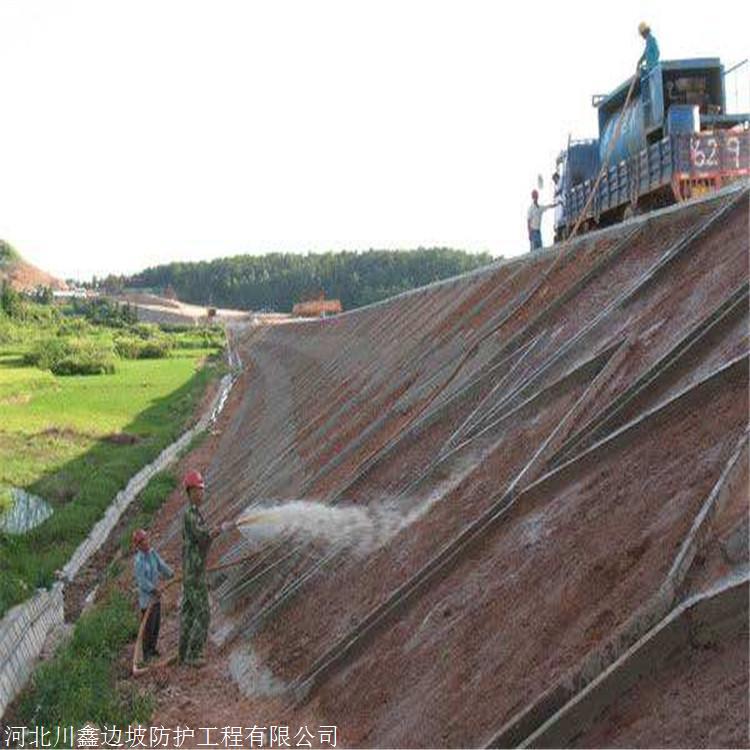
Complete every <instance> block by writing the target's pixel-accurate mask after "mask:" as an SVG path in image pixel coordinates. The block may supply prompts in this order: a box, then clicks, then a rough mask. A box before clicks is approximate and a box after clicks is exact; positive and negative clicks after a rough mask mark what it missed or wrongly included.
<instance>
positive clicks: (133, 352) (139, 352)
mask: <svg viewBox="0 0 750 750" xmlns="http://www.w3.org/2000/svg"><path fill="white" fill-rule="evenodd" d="M171 348H172V345H171V342H170V341H169V340H168V339H167V338H161V339H152V340H147V341H144V340H143V339H139V338H135V337H134V336H118V337H117V338H116V339H115V352H116V353H117V356H118V357H122V358H123V359H163V358H164V357H168V356H169V352H170V349H171Z"/></svg>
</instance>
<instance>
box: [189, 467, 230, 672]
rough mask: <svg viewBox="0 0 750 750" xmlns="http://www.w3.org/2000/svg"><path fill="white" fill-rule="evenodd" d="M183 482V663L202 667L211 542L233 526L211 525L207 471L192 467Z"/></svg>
mask: <svg viewBox="0 0 750 750" xmlns="http://www.w3.org/2000/svg"><path fill="white" fill-rule="evenodd" d="M183 484H184V486H185V492H186V493H187V497H188V507H187V508H186V510H185V515H184V518H183V526H182V611H181V617H180V649H179V658H180V663H181V664H189V665H191V666H194V667H200V666H203V664H205V657H204V649H205V646H206V639H207V637H208V625H209V621H210V617H211V613H210V608H209V604H208V582H207V580H206V558H207V557H208V551H209V549H210V548H211V542H212V541H213V540H214V538H215V537H216V536H218V535H219V534H220V533H221V532H222V531H226V530H228V529H229V528H232V527H233V524H223V525H222V527H221V528H219V529H217V528H214V529H211V528H209V526H208V524H207V523H206V520H205V518H204V517H203V514H202V513H201V505H202V503H203V498H204V493H205V483H204V481H203V475H202V474H201V473H200V472H199V471H196V470H195V469H192V470H191V471H188V472H187V474H185V477H184V480H183Z"/></svg>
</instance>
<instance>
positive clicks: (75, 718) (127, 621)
mask: <svg viewBox="0 0 750 750" xmlns="http://www.w3.org/2000/svg"><path fill="white" fill-rule="evenodd" d="M137 633H138V617H137V615H136V611H135V608H134V607H133V605H132V602H130V601H129V599H128V597H126V596H125V595H124V594H122V593H121V592H119V591H117V590H112V591H111V592H109V593H108V594H107V596H106V597H105V599H104V600H103V601H102V602H100V603H99V604H98V605H97V606H96V607H95V608H94V609H92V610H90V611H89V612H87V613H86V614H84V615H83V616H82V617H81V618H80V620H79V621H78V622H77V623H76V626H75V630H74V631H73V636H72V638H71V639H70V640H69V641H67V642H66V643H65V644H64V645H63V646H62V647H61V648H60V649H59V650H58V651H57V653H56V654H55V656H54V658H53V659H51V660H49V661H47V662H45V663H44V664H42V665H41V666H40V667H39V668H38V669H37V670H36V672H35V673H34V677H33V679H32V681H31V683H30V685H29V687H28V688H27V689H26V690H25V691H24V693H23V694H22V695H21V698H20V700H19V703H18V709H17V714H18V715H17V717H15V718H16V720H17V721H20V726H45V727H55V726H70V725H72V726H74V727H76V728H79V727H81V726H83V725H84V724H85V723H87V722H93V723H94V724H96V725H97V726H100V727H103V726H104V725H105V724H106V725H108V726H110V727H111V726H113V725H116V726H118V727H127V726H128V725H135V724H138V723H144V724H145V723H147V722H148V720H149V717H150V716H151V712H152V710H153V699H152V697H151V696H150V695H149V694H148V693H147V692H145V691H140V690H138V688H137V687H136V685H135V684H134V683H133V682H132V681H128V682H119V681H118V664H117V662H118V659H119V657H120V653H121V651H122V649H123V647H124V646H125V644H126V643H128V642H130V641H132V640H134V639H135V637H136V635H137Z"/></svg>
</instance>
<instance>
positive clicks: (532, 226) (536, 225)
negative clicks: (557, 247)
mask: <svg viewBox="0 0 750 750" xmlns="http://www.w3.org/2000/svg"><path fill="white" fill-rule="evenodd" d="M554 207H555V204H554V203H552V204H551V205H549V206H540V205H539V193H538V192H537V191H536V190H532V191H531V205H530V206H529V211H528V213H527V215H526V226H527V227H528V230H529V244H530V246H531V252H532V253H533V252H534V250H538V249H539V248H541V246H542V214H543V213H544V212H545V211H547V210H549V209H550V208H554Z"/></svg>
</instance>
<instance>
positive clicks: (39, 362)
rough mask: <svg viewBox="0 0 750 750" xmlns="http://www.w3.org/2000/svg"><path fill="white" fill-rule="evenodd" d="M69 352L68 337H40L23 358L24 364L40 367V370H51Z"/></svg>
mask: <svg viewBox="0 0 750 750" xmlns="http://www.w3.org/2000/svg"><path fill="white" fill-rule="evenodd" d="M68 352H69V347H68V341H67V339H64V338H60V337H58V336H51V337H48V338H44V339H40V340H39V341H37V342H36V344H35V345H34V347H33V348H32V349H31V350H30V351H28V352H27V353H26V354H25V355H24V358H23V361H24V364H27V365H31V366H32V367H38V368H39V369H40V370H51V369H52V367H53V366H54V365H55V364H57V363H58V362H59V361H60V360H61V359H63V357H65V356H67V354H68Z"/></svg>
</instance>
